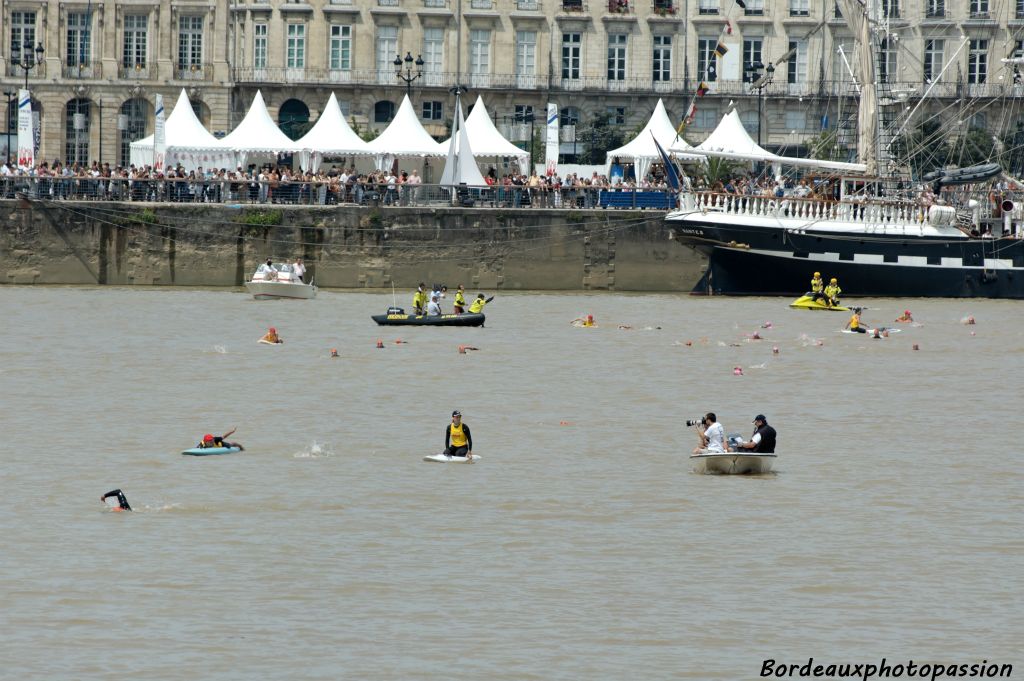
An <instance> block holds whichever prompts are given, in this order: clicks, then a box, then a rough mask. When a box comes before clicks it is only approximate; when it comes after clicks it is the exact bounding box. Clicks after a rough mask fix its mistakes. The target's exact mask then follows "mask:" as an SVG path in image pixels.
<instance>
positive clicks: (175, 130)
mask: <svg viewBox="0 0 1024 681" xmlns="http://www.w3.org/2000/svg"><path fill="white" fill-rule="evenodd" d="M164 126H165V128H164V131H165V132H164V139H165V140H166V144H167V146H169V147H171V146H173V147H175V148H179V149H204V150H205V149H219V148H222V147H223V146H224V145H223V144H222V143H221V140H219V139H217V138H216V137H214V136H213V135H211V134H210V131H209V130H207V129H206V128H205V127H203V124H202V123H200V122H199V119H198V118H196V112H195V111H193V110H192V102H191V101H189V98H188V93H186V92H185V88H182V89H181V92H180V93H179V94H178V101H177V102H175V104H174V108H173V109H172V110H171V113H170V114H169V115H168V116H167V118H166V121H165V123H164ZM132 144H138V145H141V146H145V147H150V148H152V147H153V135H149V136H147V137H143V138H142V139H140V140H136V141H135V142H132Z"/></svg>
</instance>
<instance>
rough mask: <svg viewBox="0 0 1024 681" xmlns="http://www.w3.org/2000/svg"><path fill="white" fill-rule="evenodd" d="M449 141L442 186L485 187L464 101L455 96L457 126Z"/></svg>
mask: <svg viewBox="0 0 1024 681" xmlns="http://www.w3.org/2000/svg"><path fill="white" fill-rule="evenodd" d="M452 127H453V130H452V136H451V138H450V139H449V140H448V154H447V156H448V158H447V159H446V160H445V163H444V172H442V173H441V185H442V186H446V187H455V186H458V185H460V184H465V185H468V186H477V187H480V186H483V185H484V184H486V183H485V182H484V177H483V175H481V174H480V167H479V166H478V165H477V164H476V158H474V151H473V143H472V141H471V140H470V133H469V129H468V128H469V125H468V123H467V122H466V119H465V117H464V116H463V115H462V101H461V100H460V99H459V96H458V95H456V96H455V125H454V126H452Z"/></svg>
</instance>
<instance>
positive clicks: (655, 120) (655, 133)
mask: <svg viewBox="0 0 1024 681" xmlns="http://www.w3.org/2000/svg"><path fill="white" fill-rule="evenodd" d="M655 140H657V141H658V144H660V145H661V148H662V149H664V150H665V151H666V153H667V152H668V150H669V148H670V147H671V148H672V151H673V152H675V157H676V158H677V159H679V160H683V161H697V160H700V158H701V157H700V156H695V155H693V154H687V153H686V151H688V150H689V149H691V147H690V145H689V144H687V143H686V140H684V139H683V138H682V137H679V138H678V139H677V134H676V128H675V126H674V125H672V121H671V119H669V117H668V112H667V111H665V104H664V103H663V102H662V101H661V100H660V99H659V100H658V105H657V106H655V107H654V113H652V114H651V118H650V120H649V121H647V125H645V126H644V129H643V130H641V131H640V134H639V135H637V136H636V137H635V138H633V139H632V140H631V141H630V142H628V143H627V144H625V145H623V146H621V147H619V148H618V149H613V150H612V151H609V152H608V154H607V156H606V157H605V164H606V166H607V168H608V170H607V174H608V175H609V176H611V165H612V159H616V158H618V159H632V160H633V166H634V172H635V175H636V179H637V181H638V182H639V181H640V180H642V179H643V178H644V177H646V176H647V171H648V170H649V169H650V167H651V163H652V162H656V161H657V162H660V161H661V154H659V153H658V147H657V145H655V143H654V141H655Z"/></svg>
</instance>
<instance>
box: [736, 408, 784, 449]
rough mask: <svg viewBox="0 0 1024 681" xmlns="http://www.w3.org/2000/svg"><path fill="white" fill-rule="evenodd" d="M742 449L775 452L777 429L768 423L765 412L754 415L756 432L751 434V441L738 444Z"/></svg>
mask: <svg viewBox="0 0 1024 681" xmlns="http://www.w3.org/2000/svg"><path fill="white" fill-rule="evenodd" d="M736 446H737V447H738V448H740V449H752V450H753V451H755V452H763V453H765V454H771V453H774V452H775V429H774V428H772V427H771V426H769V425H768V419H766V418H765V417H764V414H758V415H757V416H755V417H754V434H753V435H751V436H750V442H743V443H741V444H738V445H736Z"/></svg>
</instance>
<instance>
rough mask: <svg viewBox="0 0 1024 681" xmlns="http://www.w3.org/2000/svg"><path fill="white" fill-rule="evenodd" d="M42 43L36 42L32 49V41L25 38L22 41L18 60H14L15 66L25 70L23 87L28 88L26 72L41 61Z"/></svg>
mask: <svg viewBox="0 0 1024 681" xmlns="http://www.w3.org/2000/svg"><path fill="white" fill-rule="evenodd" d="M44 51H45V50H43V44H42V43H38V44H37V45H36V47H35V49H34V50H33V49H32V41H31V40H26V41H25V42H24V43H22V50H21V55H20V57H19V58H18V61H16V62H15V64H16V65H17V66H19V67H20V68H21V70H22V71H24V72H25V89H26V90H27V89H28V72H29V71H31V70H32V69H34V68H35V67H36V66H38V65H39V64H42V63H43V52H44Z"/></svg>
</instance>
